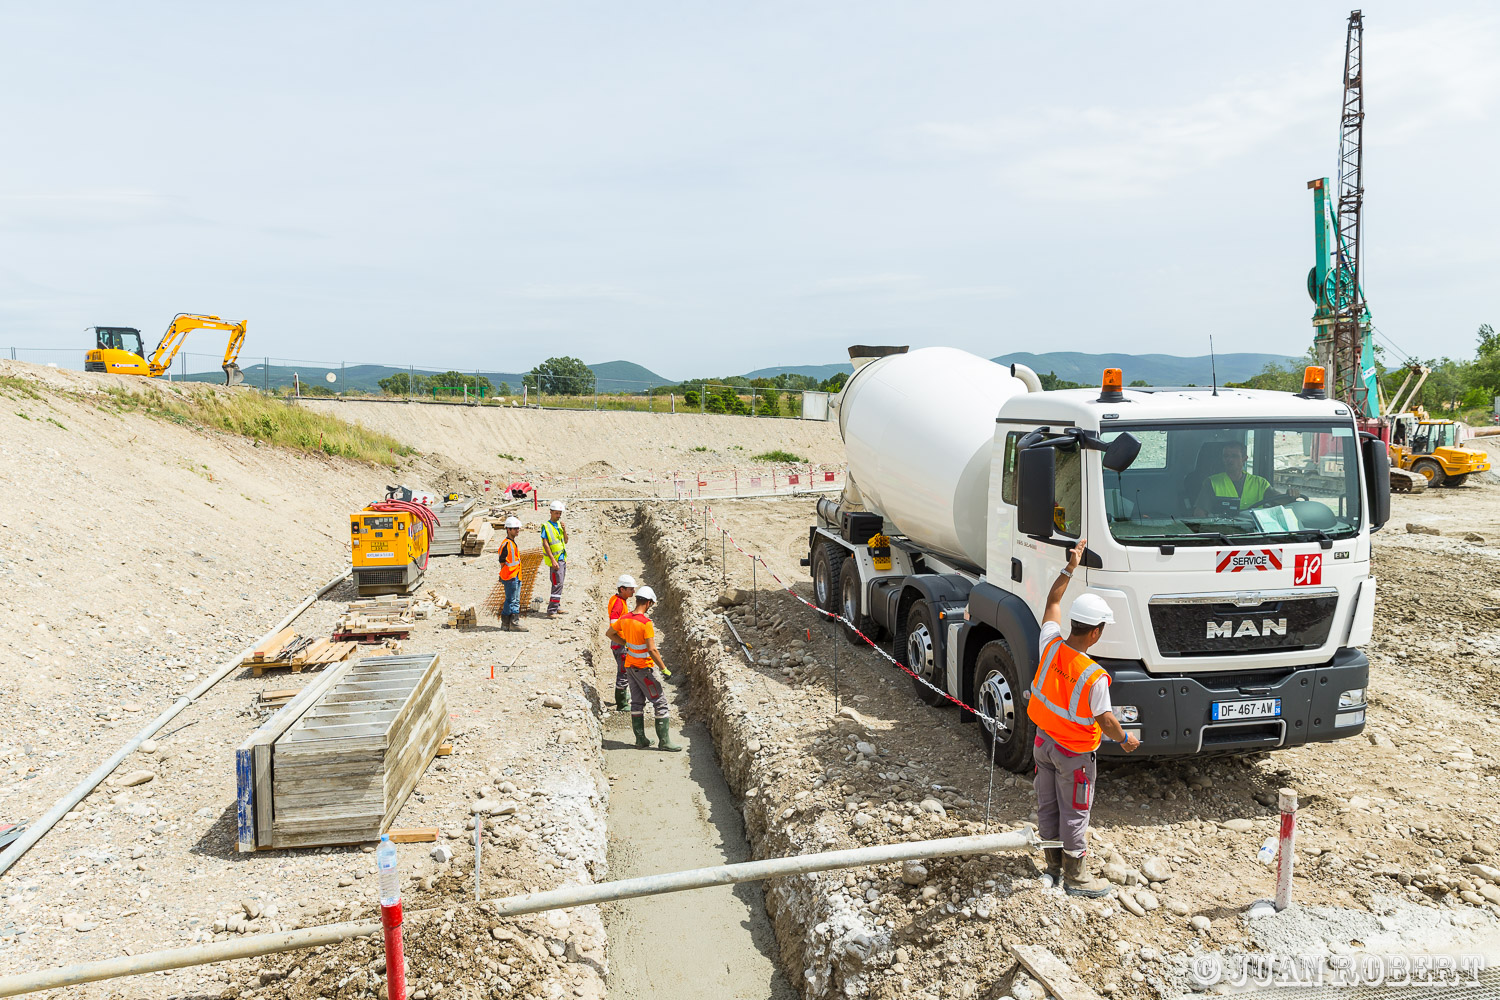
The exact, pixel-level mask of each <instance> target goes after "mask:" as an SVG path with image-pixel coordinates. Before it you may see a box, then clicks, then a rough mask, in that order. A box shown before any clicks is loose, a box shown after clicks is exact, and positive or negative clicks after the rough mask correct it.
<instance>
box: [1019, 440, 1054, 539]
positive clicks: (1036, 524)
mask: <svg viewBox="0 0 1500 1000" xmlns="http://www.w3.org/2000/svg"><path fill="white" fill-rule="evenodd" d="M1016 458H1017V460H1018V463H1019V467H1018V471H1019V473H1020V477H1019V479H1018V481H1017V483H1016V505H1017V507H1018V508H1019V510H1018V511H1017V518H1016V520H1017V524H1018V527H1020V529H1021V534H1023V535H1040V536H1042V537H1043V538H1051V537H1052V509H1053V507H1054V506H1056V503H1057V496H1056V478H1057V451H1056V450H1055V449H1053V448H1026V449H1024V450H1023V451H1022V452H1021V453H1020V454H1019V455H1017V456H1016Z"/></svg>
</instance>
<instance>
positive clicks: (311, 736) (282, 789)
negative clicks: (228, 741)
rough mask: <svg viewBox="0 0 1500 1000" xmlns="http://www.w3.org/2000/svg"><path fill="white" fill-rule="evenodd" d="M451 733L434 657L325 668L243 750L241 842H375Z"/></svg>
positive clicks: (244, 846)
mask: <svg viewBox="0 0 1500 1000" xmlns="http://www.w3.org/2000/svg"><path fill="white" fill-rule="evenodd" d="M447 733H448V704H447V700H446V698H445V697H444V694H443V674H442V669H441V667H440V666H439V663H438V657H437V654H435V653H413V654H408V655H404V656H370V657H365V658H363V659H359V660H350V661H345V662H343V663H339V664H336V665H334V666H333V667H330V668H328V669H326V670H325V671H324V672H323V673H321V674H319V675H318V676H317V678H316V679H315V680H313V681H312V683H310V684H308V685H307V686H306V687H305V688H303V689H302V691H301V693H299V694H298V695H297V696H296V697H295V698H293V699H292V700H291V701H290V702H288V703H287V704H286V705H285V706H283V707H282V708H281V709H280V710H279V711H278V712H277V713H276V714H275V715H273V716H271V718H270V719H268V720H267V721H266V722H265V724H264V725H262V726H261V727H260V728H259V729H257V730H256V731H255V732H254V733H251V734H250V738H249V739H247V740H246V741H245V742H244V743H243V744H241V746H240V747H239V749H238V750H237V751H236V754H235V771H236V778H237V784H238V815H239V849H240V850H241V851H254V850H267V849H273V848H284V847H318V846H324V845H331V844H354V843H364V842H367V841H372V840H378V839H379V838H380V834H381V832H382V831H383V830H385V829H386V828H387V827H389V826H390V824H391V822H392V821H393V820H394V819H395V817H396V814H397V813H398V812H400V810H401V807H402V805H403V804H405V802H406V798H407V796H409V795H410V794H411V792H412V789H413V788H415V787H416V785H417V781H418V780H419V779H420V778H421V776H422V772H423V771H424V770H426V768H427V765H428V763H429V762H431V760H432V758H433V756H434V755H435V754H436V753H437V750H438V747H439V746H440V745H441V744H442V742H443V738H444V737H445V736H446V735H447Z"/></svg>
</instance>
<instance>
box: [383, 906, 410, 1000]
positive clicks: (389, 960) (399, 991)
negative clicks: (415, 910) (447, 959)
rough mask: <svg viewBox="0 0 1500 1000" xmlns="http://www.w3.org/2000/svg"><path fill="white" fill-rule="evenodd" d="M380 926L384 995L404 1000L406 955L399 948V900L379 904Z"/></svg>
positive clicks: (394, 999)
mask: <svg viewBox="0 0 1500 1000" xmlns="http://www.w3.org/2000/svg"><path fill="white" fill-rule="evenodd" d="M380 926H381V928H382V929H383V930H384V931H385V995H386V998H387V1000H406V953H405V951H404V949H403V948H402V946H401V900H400V899H397V900H396V901H395V902H394V903H392V904H391V905H390V906H386V905H385V904H384V903H382V904H380Z"/></svg>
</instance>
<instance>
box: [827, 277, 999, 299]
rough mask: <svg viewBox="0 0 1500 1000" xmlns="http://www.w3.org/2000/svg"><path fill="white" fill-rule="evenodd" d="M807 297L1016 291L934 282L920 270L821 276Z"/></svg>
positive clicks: (990, 295) (993, 295)
mask: <svg viewBox="0 0 1500 1000" xmlns="http://www.w3.org/2000/svg"><path fill="white" fill-rule="evenodd" d="M805 294H806V295H807V296H809V297H820V296H835V295H839V296H856V297H860V298H868V299H875V300H878V301H882V302H935V301H939V300H944V299H1004V298H1009V297H1010V296H1011V295H1013V294H1015V293H1014V291H1013V290H1012V289H1010V288H1007V287H1005V286H1003V285H948V286H940V285H934V284H933V283H932V282H930V281H929V280H928V279H927V278H925V277H923V276H922V275H920V274H863V275H852V276H849V277H841V278H824V279H823V280H821V281H818V282H816V283H815V284H814V285H813V286H812V288H811V289H809V290H808V291H807V292H806V293H805Z"/></svg>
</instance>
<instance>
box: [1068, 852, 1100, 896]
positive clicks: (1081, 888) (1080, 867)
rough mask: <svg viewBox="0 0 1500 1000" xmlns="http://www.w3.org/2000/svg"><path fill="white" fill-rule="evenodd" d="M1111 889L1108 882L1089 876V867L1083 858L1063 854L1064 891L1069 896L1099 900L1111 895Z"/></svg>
mask: <svg viewBox="0 0 1500 1000" xmlns="http://www.w3.org/2000/svg"><path fill="white" fill-rule="evenodd" d="M1111 888H1112V887H1111V886H1110V884H1109V883H1108V882H1106V881H1104V880H1103V879H1101V878H1094V876H1092V875H1090V874H1089V869H1088V865H1086V864H1085V863H1084V860H1083V859H1082V858H1075V857H1073V855H1071V854H1069V853H1067V852H1066V851H1064V852H1063V891H1064V892H1066V893H1067V894H1068V895H1069V896H1083V897H1085V898H1087V899H1098V898H1099V897H1100V896H1107V895H1109V893H1110V891H1111Z"/></svg>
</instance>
